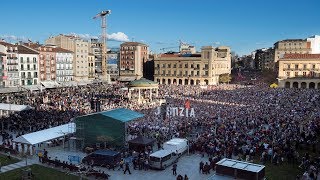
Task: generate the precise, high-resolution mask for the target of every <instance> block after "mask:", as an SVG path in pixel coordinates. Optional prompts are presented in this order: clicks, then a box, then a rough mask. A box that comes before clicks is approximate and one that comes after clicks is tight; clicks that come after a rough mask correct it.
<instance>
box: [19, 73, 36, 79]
mask: <svg viewBox="0 0 320 180" xmlns="http://www.w3.org/2000/svg"><path fill="white" fill-rule="evenodd" d="M31 74H32V73H31V72H28V73H25V72H22V73H21V77H22V78H38V72H33V77H32V76H31ZM26 75H27V76H26Z"/></svg>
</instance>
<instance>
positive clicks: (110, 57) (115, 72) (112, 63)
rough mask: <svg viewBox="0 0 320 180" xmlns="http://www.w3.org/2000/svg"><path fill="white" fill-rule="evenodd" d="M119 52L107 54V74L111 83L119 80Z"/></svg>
mask: <svg viewBox="0 0 320 180" xmlns="http://www.w3.org/2000/svg"><path fill="white" fill-rule="evenodd" d="M118 64H119V51H112V50H110V51H108V52H107V73H108V74H109V75H110V79H111V81H115V80H117V79H118V78H119V67H118Z"/></svg>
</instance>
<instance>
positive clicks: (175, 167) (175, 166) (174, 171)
mask: <svg viewBox="0 0 320 180" xmlns="http://www.w3.org/2000/svg"><path fill="white" fill-rule="evenodd" d="M172 174H173V175H174V176H176V175H177V163H174V164H173V165H172Z"/></svg>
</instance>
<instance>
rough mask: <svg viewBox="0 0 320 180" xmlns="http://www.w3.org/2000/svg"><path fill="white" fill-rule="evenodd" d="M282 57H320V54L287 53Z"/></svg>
mask: <svg viewBox="0 0 320 180" xmlns="http://www.w3.org/2000/svg"><path fill="white" fill-rule="evenodd" d="M281 59H320V54H285V55H284V56H283V58H281Z"/></svg>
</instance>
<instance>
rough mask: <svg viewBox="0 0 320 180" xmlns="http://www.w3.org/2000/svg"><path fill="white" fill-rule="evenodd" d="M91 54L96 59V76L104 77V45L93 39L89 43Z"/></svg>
mask: <svg viewBox="0 0 320 180" xmlns="http://www.w3.org/2000/svg"><path fill="white" fill-rule="evenodd" d="M89 53H91V54H93V55H94V57H95V60H94V68H95V76H97V77H100V76H102V43H101V42H99V40H98V39H91V40H90V43H89Z"/></svg>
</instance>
